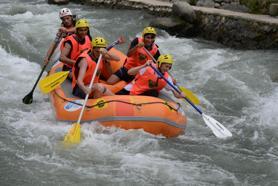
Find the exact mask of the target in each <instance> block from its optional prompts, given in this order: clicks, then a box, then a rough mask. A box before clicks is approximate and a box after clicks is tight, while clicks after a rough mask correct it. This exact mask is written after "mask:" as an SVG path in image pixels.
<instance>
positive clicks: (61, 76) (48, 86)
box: [39, 71, 69, 94]
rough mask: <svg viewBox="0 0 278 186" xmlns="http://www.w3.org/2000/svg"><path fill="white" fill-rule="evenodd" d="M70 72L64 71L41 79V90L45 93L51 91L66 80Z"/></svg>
mask: <svg viewBox="0 0 278 186" xmlns="http://www.w3.org/2000/svg"><path fill="white" fill-rule="evenodd" d="M68 74H69V71H62V72H57V73H54V74H51V75H49V76H47V77H46V78H44V79H42V80H40V82H39V88H40V90H41V91H42V92H43V93H45V94H47V93H49V92H51V91H52V90H54V89H55V88H56V87H57V86H59V85H60V84H61V83H63V82H64V81H65V79H66V78H67V77H68Z"/></svg>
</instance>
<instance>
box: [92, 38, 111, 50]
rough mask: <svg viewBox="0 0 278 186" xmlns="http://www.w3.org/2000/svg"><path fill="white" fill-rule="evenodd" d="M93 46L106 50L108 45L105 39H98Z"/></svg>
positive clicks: (95, 39) (94, 40)
mask: <svg viewBox="0 0 278 186" xmlns="http://www.w3.org/2000/svg"><path fill="white" fill-rule="evenodd" d="M92 46H93V47H98V48H106V46H107V43H106V40H105V39H104V38H103V37H96V38H94V39H93V41H92Z"/></svg>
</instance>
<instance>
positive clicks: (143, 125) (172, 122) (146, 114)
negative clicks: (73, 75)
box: [50, 49, 187, 137]
mask: <svg viewBox="0 0 278 186" xmlns="http://www.w3.org/2000/svg"><path fill="white" fill-rule="evenodd" d="M111 51H112V52H114V53H117V54H118V55H119V56H120V57H121V62H113V61H112V62H111V65H112V68H113V71H116V70H117V69H118V68H120V66H121V65H122V64H123V62H124V60H125V58H126V56H125V55H124V54H123V53H121V52H120V51H118V50H116V49H111ZM61 69H62V63H60V62H58V63H56V64H55V65H54V66H53V67H52V69H51V70H50V74H53V73H55V72H59V71H61ZM102 73H103V76H104V78H107V77H109V74H108V72H102ZM125 84H126V83H125V82H123V81H121V82H119V83H117V84H116V85H113V86H109V85H106V86H107V88H109V89H110V90H112V91H113V92H117V91H119V90H121V89H122V87H123V86H125ZM71 91H72V90H71V83H70V82H69V81H68V80H66V81H64V82H63V83H62V84H61V85H60V86H59V87H58V88H56V89H55V90H54V91H52V92H50V100H51V103H52V105H53V108H54V111H55V115H56V118H57V120H61V121H71V122H74V121H77V119H78V116H79V114H80V111H81V109H82V104H83V100H82V99H80V98H78V97H74V96H73V95H72V94H71ZM163 97H164V98H156V97H150V96H130V95H115V96H104V97H102V98H99V99H89V100H88V101H87V103H86V108H85V111H84V114H83V117H82V121H83V122H84V121H98V122H99V123H100V124H102V125H104V126H107V127H112V126H114V127H119V128H123V129H143V130H144V131H146V132H149V133H151V134H154V135H163V136H165V137H176V136H178V135H180V134H183V133H184V131H185V128H186V122H187V119H186V116H185V114H184V111H183V110H182V108H181V106H180V104H179V103H176V102H174V101H173V100H171V99H170V98H169V96H165V95H164V96H163ZM166 98H167V99H166Z"/></svg>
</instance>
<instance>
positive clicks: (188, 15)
mask: <svg viewBox="0 0 278 186" xmlns="http://www.w3.org/2000/svg"><path fill="white" fill-rule="evenodd" d="M172 12H173V15H174V16H178V17H180V18H182V19H183V20H185V21H186V22H189V23H194V22H195V21H196V15H195V12H194V9H193V8H192V7H191V6H190V5H189V4H188V3H187V2H185V1H184V2H182V1H177V2H175V3H174V4H173V7H172Z"/></svg>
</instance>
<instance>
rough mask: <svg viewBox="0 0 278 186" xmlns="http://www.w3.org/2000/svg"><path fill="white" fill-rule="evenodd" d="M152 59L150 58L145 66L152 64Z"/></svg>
mask: <svg viewBox="0 0 278 186" xmlns="http://www.w3.org/2000/svg"><path fill="white" fill-rule="evenodd" d="M152 62H153V61H152V60H148V61H147V62H146V63H145V67H147V66H150V65H151V64H152Z"/></svg>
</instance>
